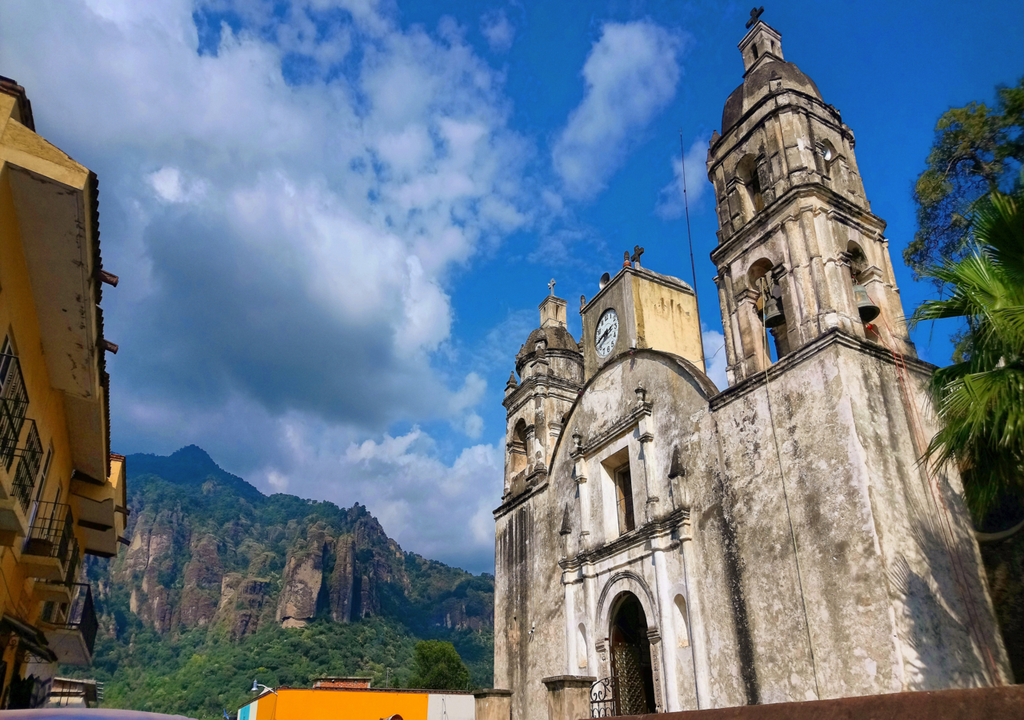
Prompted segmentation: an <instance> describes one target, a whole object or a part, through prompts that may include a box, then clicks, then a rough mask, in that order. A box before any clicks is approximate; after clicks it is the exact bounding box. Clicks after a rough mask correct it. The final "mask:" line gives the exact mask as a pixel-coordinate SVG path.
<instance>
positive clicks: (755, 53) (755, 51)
mask: <svg viewBox="0 0 1024 720" xmlns="http://www.w3.org/2000/svg"><path fill="white" fill-rule="evenodd" d="M757 56H758V52H757V45H756V44H755V45H754V59H755V60H757Z"/></svg>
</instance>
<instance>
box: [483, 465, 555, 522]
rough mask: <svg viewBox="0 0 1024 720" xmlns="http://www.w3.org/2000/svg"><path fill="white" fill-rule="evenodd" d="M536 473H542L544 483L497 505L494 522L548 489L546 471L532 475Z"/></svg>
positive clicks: (539, 471)
mask: <svg viewBox="0 0 1024 720" xmlns="http://www.w3.org/2000/svg"><path fill="white" fill-rule="evenodd" d="M538 473H543V474H544V476H545V480H544V482H543V483H540V484H539V485H534V486H533V487H527V489H526V490H525V491H523V492H521V493H520V494H519V495H516V496H515V497H512V498H509V499H508V500H506V501H505V502H503V503H502V504H501V505H499V506H498V508H497V509H496V510H495V511H494V519H495V520H498V519H499V518H501V517H503V516H505V515H507V514H508V513H510V512H511V511H513V510H515V509H516V508H517V507H519V506H520V505H522V504H523V503H524V502H526V501H527V500H529V499H530V498H532V497H533V496H534V495H539V494H540V493H542V492H544V491H545V490H546V489H547V487H548V481H547V471H546V470H543V469H542V470H537V471H535V472H534V473H533V475H537V474H538ZM531 477H532V476H531Z"/></svg>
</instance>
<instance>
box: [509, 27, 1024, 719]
mask: <svg viewBox="0 0 1024 720" xmlns="http://www.w3.org/2000/svg"><path fill="white" fill-rule="evenodd" d="M739 49H740V52H741V53H742V57H743V66H744V70H745V72H744V74H743V82H742V84H741V85H740V86H739V87H738V88H737V89H736V90H735V91H734V92H733V93H732V94H731V95H730V96H729V98H728V99H727V100H726V103H725V109H724V111H723V114H722V131H721V134H719V133H715V134H714V136H713V137H712V140H711V145H710V149H709V152H708V161H707V169H708V176H709V178H710V179H711V182H712V183H713V185H714V191H715V197H716V201H717V212H718V218H719V225H720V228H721V229H720V231H719V233H718V241H719V242H718V245H717V247H716V248H715V250H714V251H713V252H712V253H711V259H712V261H713V262H714V264H715V266H716V269H717V275H716V277H715V282H716V284H717V286H718V301H719V305H720V308H721V313H722V324H723V327H724V331H725V352H726V356H727V360H728V372H727V374H728V382H729V387H727V388H724V389H719V388H717V387H715V385H714V384H713V383H712V382H711V380H709V379H708V377H707V375H705V365H704V361H705V359H704V356H703V348H702V346H701V336H700V322H699V319H698V317H697V306H696V298H695V295H694V292H693V289H692V288H691V287H690V286H689V285H687V284H686V283H684V282H682V281H681V280H679V279H677V278H675V277H669V276H667V275H663V274H660V273H657V272H654V271H652V270H650V269H648V268H646V267H642V266H641V261H640V260H641V259H640V255H641V252H637V253H635V254H634V255H633V259H632V262H630V261H629V259H628V258H627V260H626V262H625V263H624V265H623V267H622V268H621V269H620V270H619V271H618V272H617V273H616V274H615V275H614V276H613V277H609V276H607V275H606V276H605V277H604V278H602V280H601V283H600V287H599V289H597V292H596V294H595V295H594V296H593V297H591V298H589V299H585V298H584V299H581V305H582V307H581V310H580V313H581V315H582V320H583V323H582V326H583V336H582V338H581V339H580V341H579V342H577V340H576V339H575V338H573V337H572V335H571V334H570V333H569V332H568V331H567V329H566V311H567V307H566V306H567V303H566V301H565V300H563V299H560V298H557V297H555V296H554V294H553V293H552V294H551V295H549V296H548V297H547V298H546V299H545V300H544V301H543V302H542V303H541V305H540V327H539V328H538V329H536V330H534V331H533V332H532V333H531V334H530V336H529V337H528V338H527V340H526V343H525V344H524V345H523V347H522V349H521V350H520V352H519V353H518V354H517V355H516V358H515V373H513V375H512V377H511V378H510V379H509V382H508V386H507V389H506V391H505V400H504V406H505V408H506V409H507V412H508V425H507V437H506V440H507V445H506V448H507V450H506V463H505V486H504V495H503V498H502V503H501V506H500V507H499V508H498V509H497V510H496V511H495V517H496V523H497V527H496V542H495V545H496V548H495V556H496V557H495V560H496V604H495V641H494V683H495V687H497V688H507V689H509V690H511V692H512V701H511V702H512V718H513V719H514V720H534V719H535V718H542V717H546V716H547V714H548V712H549V704H550V703H556V704H557V703H558V702H569V701H568V700H566V698H568V697H570V696H569V695H566V694H565V693H567V692H569V691H572V692H575V693H576V694H575V695H574V696H573V697H576V698H580V697H583V698H585V701H586V706H585V709H584V712H583V713H578V715H579V714H582V715H588V714H590V713H591V712H592V713H593V714H594V715H595V716H600V715H618V714H638V713H644V712H665V711H674V710H689V709H697V708H714V707H727V706H737V705H747V704H756V703H776V702H784V701H802V700H814V699H827V698H838V697H849V696H858V695H874V694H882V693H893V692H900V691H905V690H931V689H942V688H958V687H977V686H989V685H998V684H1002V683H1006V682H1012V679H1011V678H1010V672H1009V669H1008V663H1007V659H1006V653H1005V649H1004V647H1003V643H1002V639H1001V636H1000V633H999V629H998V626H997V624H996V621H995V619H994V615H993V610H992V604H991V600H990V598H989V596H988V590H987V586H986V583H985V580H984V574H983V572H984V571H983V569H982V566H981V562H980V555H979V551H978V546H977V544H976V542H975V540H974V536H973V534H972V528H971V525H970V522H969V519H968V516H967V514H966V512H965V510H964V507H963V504H962V501H961V499H960V497H959V493H960V491H961V485H960V480H959V478H958V477H957V476H956V475H955V473H951V472H949V471H944V470H935V469H933V468H930V467H928V466H926V465H924V464H921V463H919V462H918V458H919V457H920V456H921V451H922V449H923V448H924V447H925V446H926V444H927V441H928V439H930V438H931V437H932V435H933V434H934V432H935V430H936V422H937V421H936V417H935V413H934V410H933V407H932V405H931V402H930V400H929V396H928V393H927V388H926V384H927V381H928V378H929V375H930V372H931V366H929V365H927V364H926V363H924V362H922V361H920V360H918V359H917V357H916V354H915V350H914V346H913V344H912V342H911V340H910V336H909V333H908V330H907V326H906V322H905V320H904V309H903V307H902V304H901V302H900V295H899V289H898V288H897V286H896V282H895V278H894V274H893V268H892V262H891V260H890V257H889V249H888V241H887V239H886V237H885V235H884V230H885V222H884V221H883V220H882V219H881V218H878V217H877V216H875V215H873V214H872V212H871V206H870V203H869V202H868V199H867V196H866V194H865V190H864V187H863V184H862V182H861V177H860V174H859V172H858V169H857V162H856V158H855V155H854V147H855V145H854V136H853V132H852V131H851V130H850V128H849V127H847V126H846V125H845V124H844V123H843V121H842V118H841V117H840V114H839V112H838V111H837V110H836V109H835V108H834V107H832V106H831V105H829V104H827V103H826V102H825V100H824V99H823V98H822V96H821V94H820V93H819V91H818V88H817V87H816V86H815V84H814V82H813V81H812V80H811V79H810V78H808V77H807V76H806V75H805V74H804V73H802V72H801V71H800V70H799V69H798V68H797V66H796V65H794V64H792V63H790V62H787V61H786V60H785V59H784V57H783V52H782V45H781V36H780V34H779V33H778V32H777V31H776V30H774V29H773V28H771V27H770V26H768V25H767V24H765V23H764V22H763V21H761V20H759V19H758V18H757V17H752V22H751V23H750V30H749V32H748V33H747V34H746V36H745V37H744V38H743V40H742V42H740V44H739ZM517 376H518V379H517ZM559 698H561V699H559ZM576 702H577V704H579V700H577V701H576Z"/></svg>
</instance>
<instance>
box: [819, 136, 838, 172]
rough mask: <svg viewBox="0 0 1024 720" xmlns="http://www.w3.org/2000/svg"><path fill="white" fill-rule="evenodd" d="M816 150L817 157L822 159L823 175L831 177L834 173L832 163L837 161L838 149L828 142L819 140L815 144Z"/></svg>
mask: <svg viewBox="0 0 1024 720" xmlns="http://www.w3.org/2000/svg"><path fill="white" fill-rule="evenodd" d="M814 149H815V151H816V154H817V156H818V157H819V158H820V161H819V162H820V165H821V174H822V175H826V176H828V175H830V174H831V171H832V163H833V162H835V159H836V149H835V146H833V145H832V143H830V142H829V141H828V140H819V141H818V142H816V143H815V144H814Z"/></svg>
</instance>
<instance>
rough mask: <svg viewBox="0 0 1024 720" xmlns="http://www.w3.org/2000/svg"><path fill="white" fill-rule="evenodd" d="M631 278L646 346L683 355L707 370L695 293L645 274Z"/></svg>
mask: <svg viewBox="0 0 1024 720" xmlns="http://www.w3.org/2000/svg"><path fill="white" fill-rule="evenodd" d="M631 279H632V284H633V305H634V307H635V308H636V314H637V332H638V334H639V335H642V336H643V338H644V342H645V344H646V346H647V347H649V348H653V349H655V350H663V351H665V352H670V353H673V354H675V355H680V356H681V357H684V358H686V359H687V360H689V361H690V362H692V363H693V364H694V365H696V366H697V367H698V368H699V369H700V370H701V371H704V356H703V353H702V352H701V338H700V319H699V318H698V317H697V299H696V297H695V296H694V295H693V294H692V293H687V292H683V291H681V290H677V289H675V288H672V287H669V286H667V285H662V284H661V283H659V282H655V281H653V280H649V279H648V278H645V277H644V276H643V275H634V276H633V277H632V278H631Z"/></svg>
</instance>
